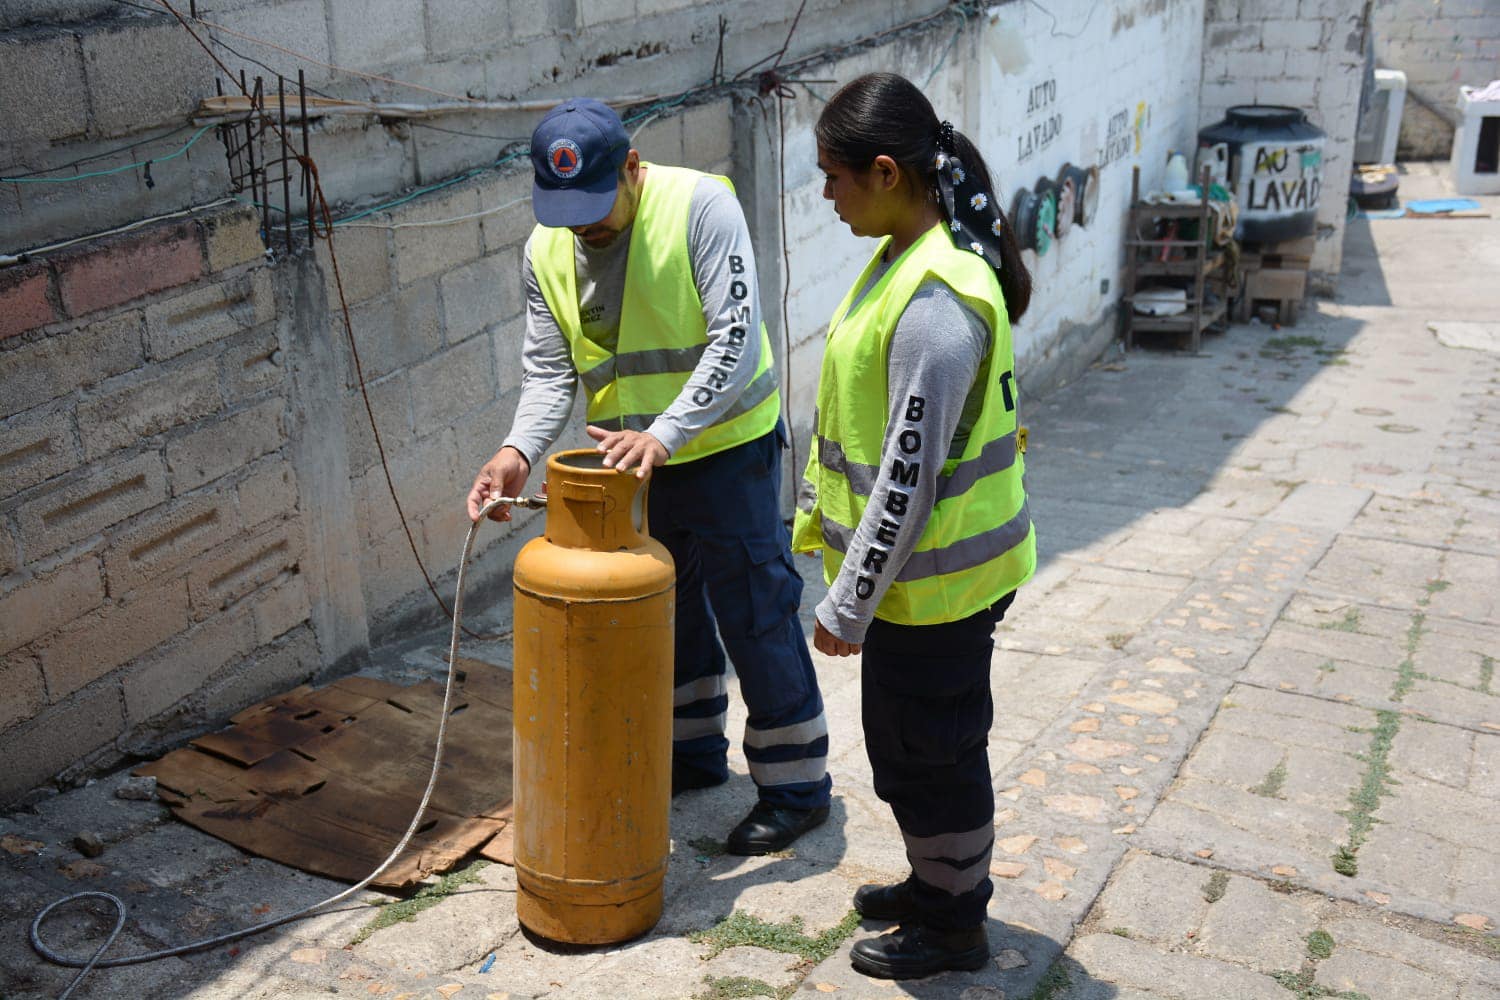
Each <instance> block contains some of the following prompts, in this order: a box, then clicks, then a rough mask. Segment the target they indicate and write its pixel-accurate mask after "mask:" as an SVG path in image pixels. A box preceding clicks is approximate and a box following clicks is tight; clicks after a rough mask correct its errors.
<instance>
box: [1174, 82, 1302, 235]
mask: <svg viewBox="0 0 1500 1000" xmlns="http://www.w3.org/2000/svg"><path fill="white" fill-rule="evenodd" d="M1326 141H1327V136H1325V135H1324V134H1323V130H1322V129H1320V128H1318V127H1317V126H1315V125H1313V124H1311V123H1310V122H1309V121H1308V120H1307V115H1305V114H1303V113H1302V112H1301V111H1299V110H1298V109H1296V108H1283V107H1278V106H1275V105H1270V104H1242V105H1239V106H1237V107H1233V108H1230V109H1229V111H1228V112H1227V113H1226V114H1225V116H1224V120H1223V121H1221V122H1218V123H1216V124H1214V125H1210V126H1208V127H1207V128H1205V129H1203V130H1202V131H1200V132H1199V133H1198V157H1199V163H1200V164H1204V163H1213V162H1220V163H1227V166H1228V173H1227V177H1228V179H1229V180H1230V181H1232V182H1233V183H1234V188H1235V192H1236V197H1237V199H1238V201H1239V206H1240V218H1239V225H1238V227H1237V228H1236V229H1235V236H1236V237H1238V238H1239V239H1241V240H1244V241H1247V242H1250V243H1279V242H1281V241H1283V240H1294V239H1297V238H1298V237H1302V236H1310V235H1312V234H1313V233H1314V232H1316V231H1317V228H1318V196H1319V195H1320V194H1321V192H1322V188H1323V145H1324V143H1325V142H1326ZM1221 146H1222V147H1223V148H1222V149H1220V148H1219V147H1221ZM1225 154H1227V155H1225Z"/></svg>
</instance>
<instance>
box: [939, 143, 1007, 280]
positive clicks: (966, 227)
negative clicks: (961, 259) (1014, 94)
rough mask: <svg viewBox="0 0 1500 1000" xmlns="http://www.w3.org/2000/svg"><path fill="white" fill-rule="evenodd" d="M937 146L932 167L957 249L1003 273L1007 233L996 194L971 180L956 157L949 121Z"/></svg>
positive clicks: (976, 181)
mask: <svg viewBox="0 0 1500 1000" xmlns="http://www.w3.org/2000/svg"><path fill="white" fill-rule="evenodd" d="M937 146H938V151H937V155H936V157H935V158H934V160H933V164H932V165H933V169H934V171H935V172H936V173H937V186H938V193H939V195H940V196H941V198H942V201H943V214H944V215H946V216H947V218H948V228H949V230H950V231H951V232H952V234H953V245H954V246H956V247H958V248H959V249H961V250H972V251H973V252H974V253H977V254H979V256H981V257H983V258H984V259H985V261H986V262H987V263H988V264H989V265H990V267H992V268H994V269H995V270H996V271H999V270H1000V234H1001V233H1003V232H1004V231H1005V217H1004V216H1003V215H1002V214H1001V212H1000V206H999V205H998V204H996V203H995V196H994V194H993V193H992V192H989V191H986V190H984V188H982V187H981V186H980V183H979V179H978V178H977V177H971V176H970V175H969V174H968V173H967V172H966V171H965V170H964V166H963V163H961V162H960V161H959V159H958V157H957V156H956V155H955V154H954V149H953V146H954V143H953V123H952V122H947V121H945V122H943V123H942V125H941V126H939V128H938V135H937Z"/></svg>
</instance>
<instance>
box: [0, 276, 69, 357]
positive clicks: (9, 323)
mask: <svg viewBox="0 0 1500 1000" xmlns="http://www.w3.org/2000/svg"><path fill="white" fill-rule="evenodd" d="M57 318H58V316H57V309H56V307H55V306H53V304H52V269H51V268H49V267H48V266H47V265H46V264H41V263H37V264H22V265H20V266H17V267H8V268H6V269H4V270H0V340H4V339H5V338H6V337H14V336H15V335H16V334H18V333H25V332H26V331H27V330H34V329H36V328H37V327H39V326H46V325H47V324H48V323H51V322H53V321H54V320H56V319H57Z"/></svg>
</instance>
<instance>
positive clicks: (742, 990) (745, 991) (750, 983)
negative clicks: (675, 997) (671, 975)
mask: <svg viewBox="0 0 1500 1000" xmlns="http://www.w3.org/2000/svg"><path fill="white" fill-rule="evenodd" d="M703 983H704V985H705V986H707V987H708V989H707V990H705V991H704V992H702V993H696V994H694V995H693V1000H742V998H744V997H771V998H772V1000H786V998H787V997H789V996H791V995H792V992H793V991H794V990H795V989H796V988H797V987H796V985H795V984H793V985H791V986H784V987H782V988H781V989H777V988H776V987H774V986H772V985H771V984H770V983H768V982H766V981H765V980H762V979H751V978H750V977H749V976H705V977H704V978H703Z"/></svg>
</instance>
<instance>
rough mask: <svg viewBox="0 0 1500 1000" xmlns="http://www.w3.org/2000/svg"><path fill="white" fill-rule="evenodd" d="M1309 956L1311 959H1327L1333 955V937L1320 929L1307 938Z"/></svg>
mask: <svg viewBox="0 0 1500 1000" xmlns="http://www.w3.org/2000/svg"><path fill="white" fill-rule="evenodd" d="M1307 954H1308V957H1310V958H1315V959H1321V958H1327V957H1328V956H1329V955H1332V954H1333V935H1332V934H1329V933H1328V932H1327V931H1325V930H1324V929H1323V928H1321V927H1319V928H1318V929H1317V930H1315V931H1313V932H1312V933H1311V934H1309V935H1308V936H1307Z"/></svg>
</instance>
